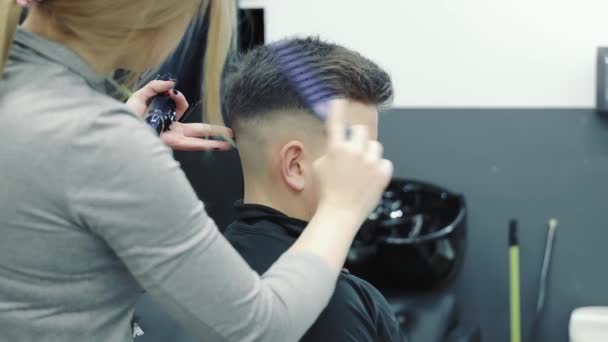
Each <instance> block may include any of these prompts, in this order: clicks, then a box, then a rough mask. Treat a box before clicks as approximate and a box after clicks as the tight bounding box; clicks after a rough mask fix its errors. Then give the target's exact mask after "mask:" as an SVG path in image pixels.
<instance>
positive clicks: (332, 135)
mask: <svg viewBox="0 0 608 342" xmlns="http://www.w3.org/2000/svg"><path fill="white" fill-rule="evenodd" d="M344 105H345V102H344V100H335V101H333V103H332V107H331V114H330V115H329V117H328V119H327V123H326V131H327V139H328V140H327V141H328V142H327V144H328V146H327V153H326V154H325V155H324V156H323V157H322V158H320V159H319V160H317V161H316V162H315V170H314V171H315V177H316V178H317V181H318V183H319V184H320V198H319V209H326V208H328V209H329V211H330V212H333V213H335V214H336V215H341V216H354V217H353V219H354V220H355V222H357V224H361V223H362V222H363V221H364V220H365V218H366V217H367V216H368V215H369V213H370V212H371V211H372V210H373V209H374V208H375V207H376V206H377V205H378V203H379V201H380V197H381V195H382V193H383V191H384V189H385V188H386V186H387V185H388V183H389V181H390V179H391V176H392V174H393V164H392V163H391V162H390V161H389V160H386V159H383V158H382V152H383V148H382V144H380V143H379V142H378V141H376V140H370V139H369V131H368V129H367V128H366V127H365V126H362V125H355V126H352V127H351V128H350V138H348V137H347V134H346V132H347V127H346V125H345V123H344V121H345V118H344V114H345V109H344ZM356 226H357V227H358V225H356Z"/></svg>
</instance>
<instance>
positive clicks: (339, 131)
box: [325, 99, 346, 146]
mask: <svg viewBox="0 0 608 342" xmlns="http://www.w3.org/2000/svg"><path fill="white" fill-rule="evenodd" d="M329 113H330V114H329V115H328V117H327V121H326V123H325V130H326V132H327V141H328V144H329V146H337V145H340V144H342V143H343V142H344V140H345V139H346V124H345V120H346V100H342V99H338V100H332V101H331V103H330V111H329Z"/></svg>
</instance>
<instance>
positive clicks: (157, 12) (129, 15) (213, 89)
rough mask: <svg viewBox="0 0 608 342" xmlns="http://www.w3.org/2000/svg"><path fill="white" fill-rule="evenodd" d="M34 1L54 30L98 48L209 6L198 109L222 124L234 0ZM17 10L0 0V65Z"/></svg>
mask: <svg viewBox="0 0 608 342" xmlns="http://www.w3.org/2000/svg"><path fill="white" fill-rule="evenodd" d="M209 1H211V2H210V3H209ZM36 6H38V8H37V9H40V11H41V12H42V13H44V14H45V15H47V16H49V18H50V19H51V20H52V22H53V25H54V26H55V27H56V28H57V29H58V30H61V31H62V32H64V33H65V34H69V35H70V36H71V37H75V38H77V39H79V40H81V41H83V42H87V43H89V42H90V44H88V45H89V46H90V47H91V48H92V49H93V48H97V49H100V50H107V49H123V48H126V47H127V46H129V44H130V42H132V41H133V38H134V37H135V36H137V34H138V33H145V32H148V31H151V30H155V29H158V28H162V27H164V26H166V25H167V24H168V23H170V22H172V21H173V20H175V19H176V18H180V17H181V16H190V17H194V16H196V15H199V16H201V17H202V15H203V14H204V11H205V10H206V9H207V7H209V10H210V13H209V20H210V23H209V31H208V36H207V47H206V54H205V55H206V57H205V71H204V73H205V74H204V85H205V86H204V89H205V94H203V99H204V100H203V101H204V103H205V106H204V112H205V118H206V120H207V121H208V122H210V123H213V124H223V120H222V115H221V102H220V101H221V100H220V89H221V78H222V71H223V66H224V63H225V61H226V56H227V55H228V53H229V51H230V48H231V44H232V42H233V39H232V36H233V35H234V32H235V26H236V20H235V19H236V6H235V1H234V0H179V1H178V0H176V1H168V0H165V1H160V0H143V1H132V0H79V1H73V0H44V1H42V2H40V3H39V4H37V5H36ZM20 14H21V10H20V8H19V6H18V5H17V4H16V2H15V0H0V20H1V23H0V71H2V69H3V67H4V64H5V63H6V60H7V58H8V54H9V50H10V46H11V43H12V40H13V36H14V33H15V30H16V27H17V25H18V21H19V15H20ZM192 38H193V39H196V37H192ZM199 39H200V38H199ZM148 45H149V46H153V45H154V44H148Z"/></svg>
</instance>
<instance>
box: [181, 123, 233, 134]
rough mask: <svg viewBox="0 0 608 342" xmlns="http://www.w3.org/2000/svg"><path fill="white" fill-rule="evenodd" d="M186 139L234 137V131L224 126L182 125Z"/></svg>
mask: <svg viewBox="0 0 608 342" xmlns="http://www.w3.org/2000/svg"><path fill="white" fill-rule="evenodd" d="M182 129H183V132H184V136H186V137H232V136H233V133H232V130H231V129H230V128H228V127H224V126H216V125H208V124H204V123H186V124H184V123H182Z"/></svg>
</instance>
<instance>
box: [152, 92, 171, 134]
mask: <svg viewBox="0 0 608 342" xmlns="http://www.w3.org/2000/svg"><path fill="white" fill-rule="evenodd" d="M175 107H176V106H175V101H173V99H172V98H171V96H169V95H157V96H154V97H153V98H152V100H150V104H149V105H148V111H147V112H146V122H147V123H148V124H149V125H150V126H152V128H153V129H154V130H155V131H156V133H157V134H158V135H160V134H161V133H162V132H164V131H167V130H169V126H171V123H173V121H175V117H176V112H175Z"/></svg>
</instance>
